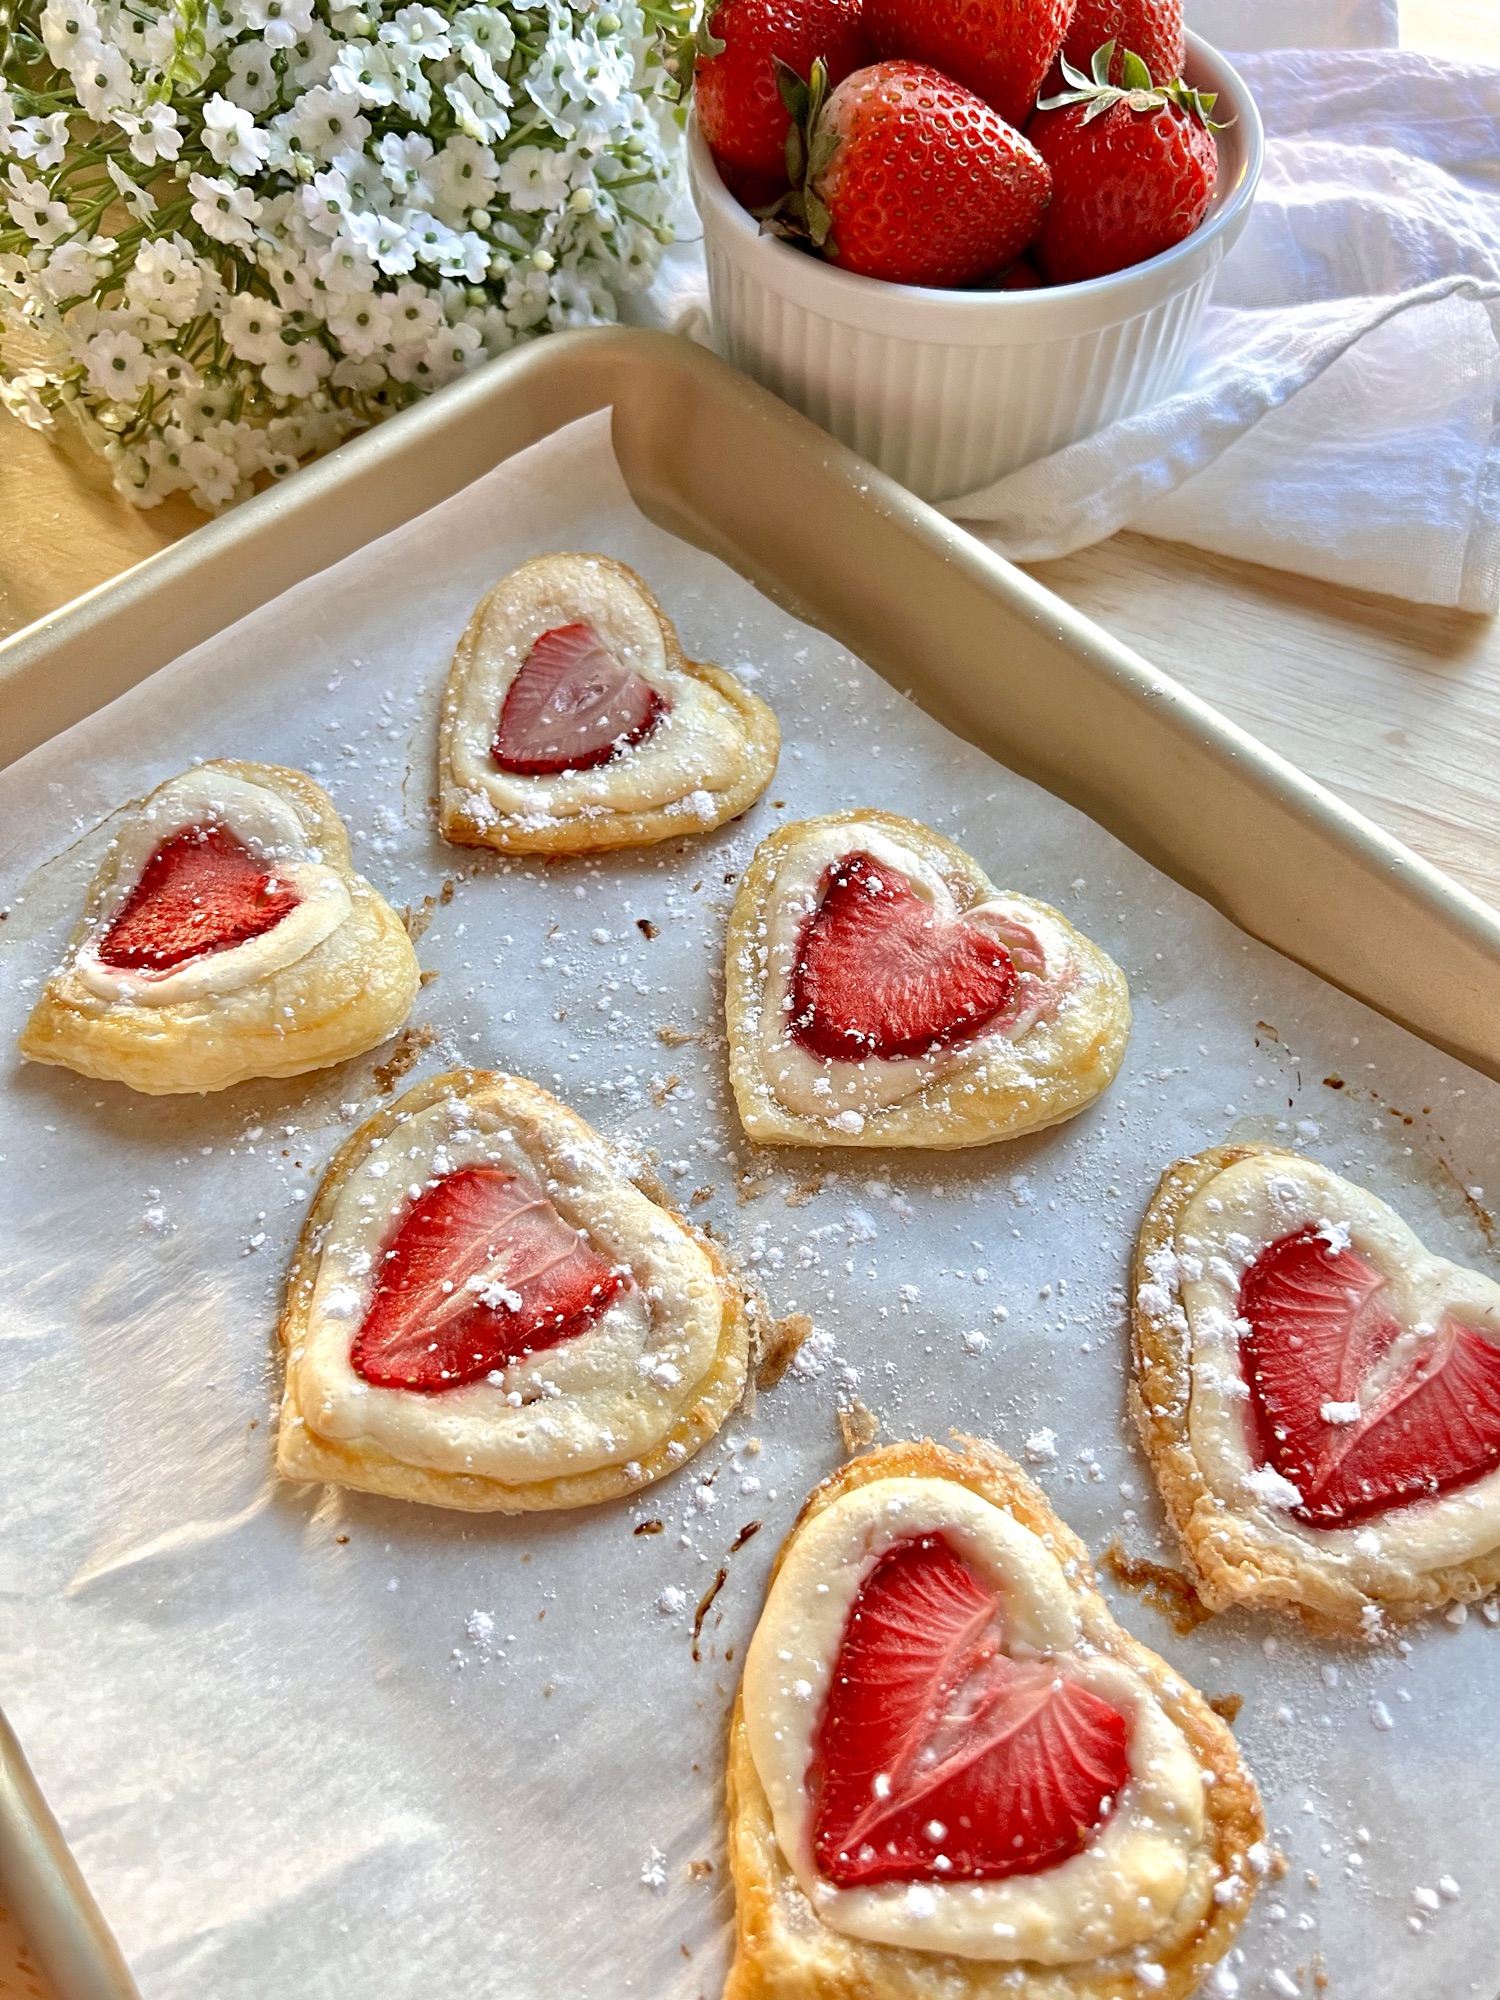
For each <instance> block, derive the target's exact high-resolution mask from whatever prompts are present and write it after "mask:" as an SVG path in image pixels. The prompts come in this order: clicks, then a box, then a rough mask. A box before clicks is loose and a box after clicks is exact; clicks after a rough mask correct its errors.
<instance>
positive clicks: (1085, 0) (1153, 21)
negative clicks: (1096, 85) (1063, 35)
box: [1062, 0, 1187, 83]
mask: <svg viewBox="0 0 1500 2000" xmlns="http://www.w3.org/2000/svg"><path fill="white" fill-rule="evenodd" d="M1106 42H1113V43H1114V45H1115V51H1114V60H1113V61H1112V63H1111V64H1110V70H1109V80H1110V82H1111V83H1120V82H1122V81H1123V79H1124V75H1125V51H1126V50H1127V49H1129V50H1131V52H1132V53H1133V54H1135V55H1138V56H1139V57H1140V59H1141V61H1142V62H1143V63H1144V64H1145V65H1146V67H1147V69H1148V70H1150V72H1151V74H1152V76H1154V77H1155V78H1156V80H1157V81H1158V82H1159V83H1171V82H1173V81H1174V80H1175V79H1176V78H1177V77H1179V76H1181V75H1182V66H1183V63H1184V62H1185V61H1186V59H1187V43H1186V41H1185V40H1184V38H1183V33H1182V0H1077V4H1076V5H1075V7H1074V9H1073V20H1072V24H1071V26H1070V27H1069V29H1068V34H1067V39H1066V41H1064V43H1063V46H1062V52H1063V54H1064V55H1065V56H1066V57H1067V59H1068V61H1069V62H1070V63H1072V64H1073V66H1074V68H1075V69H1081V70H1086V69H1087V68H1088V67H1089V65H1090V64H1091V63H1092V62H1093V60H1094V51H1095V50H1096V49H1099V48H1102V47H1103V46H1104V44H1105V43H1106Z"/></svg>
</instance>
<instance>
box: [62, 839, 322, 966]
mask: <svg viewBox="0 0 1500 2000" xmlns="http://www.w3.org/2000/svg"><path fill="white" fill-rule="evenodd" d="M300 901H301V898H300V897H299V896H298V894H297V891H296V890H295V889H294V888H293V887H292V886H291V884H290V883H289V882H284V881H282V880H280V879H279V878H278V876H277V875H276V874H275V872H274V871H273V870H268V869H267V868H266V866H265V864H264V863H263V862H262V861H260V860H259V859H258V858H257V856H255V855H254V854H252V853H251V852H250V849H249V848H248V847H247V846H246V845H245V843H244V842H243V841H242V840H241V839H239V838H238V836H237V835H235V834H233V833H231V832H230V831H229V829H228V827H224V826H190V827H185V828H184V829H183V831H182V832H181V833H174V834H173V835H172V837H171V838H170V839H169V840H164V841H163V842H162V844H161V846H160V847H158V848H157V850H156V852H155V853H154V854H153V855H152V856H151V859H150V860H149V861H148V862H147V863H146V866H145V867H144V868H143V869H142V871H141V879H140V880H139V881H138V882H137V883H136V885H135V887H134V888H133V889H132V890H131V892H130V894H129V895H128V896H127V897H126V899H125V901H124V903H123V904H122V905H121V908H120V910H119V913H118V914H117V915H116V917H115V919H114V921H113V923H112V924H111V925H110V927H109V929H108V930H107V931H106V932H105V934H104V938H103V940H102V942H101V943H100V945H99V958H100V960H101V961H102V962H103V963H104V964H105V965H112V966H116V967H118V968H119V969H120V970H121V971H126V972H170V971H171V970H172V969H173V968H174V967H176V966H179V965H182V964H183V963H184V962H185V961H186V960H187V959H190V958H206V957H207V956H208V955H209V954H210V953H212V952H219V951H232V950H233V948H234V947H235V945H237V944H244V943H246V942H247V940H248V939H250V938H255V937H260V936H261V935H262V934H263V933H264V932H266V931H269V930H273V929H274V928H275V926H276V925H277V924H279V923H280V922H281V920H282V918H283V917H284V916H285V915H286V914H287V912H288V911H289V910H294V909H295V908H296V907H297V904H298V903H299V902H300Z"/></svg>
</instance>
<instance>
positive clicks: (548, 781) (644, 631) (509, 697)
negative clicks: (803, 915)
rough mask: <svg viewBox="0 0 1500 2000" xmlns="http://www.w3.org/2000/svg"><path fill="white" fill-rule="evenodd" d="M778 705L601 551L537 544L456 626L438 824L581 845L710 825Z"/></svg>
mask: <svg viewBox="0 0 1500 2000" xmlns="http://www.w3.org/2000/svg"><path fill="white" fill-rule="evenodd" d="M779 747H780V735H779V733H778V730H777V727H776V718H775V716H774V715H773V714H772V713H771V711H770V709H769V708H767V707H766V705H765V703H764V702H762V701H757V700H756V698H755V696H754V695H752V694H750V693H748V692H747V691H746V690H745V688H743V687H742V686H741V685H740V683H739V682H738V681H737V680H736V679H735V678H734V676H733V675H732V674H727V673H725V672H724V670H723V668H722V667H715V666H709V665H707V664H705V663H703V662H701V661H697V660H689V659H687V658H685V657H684V655H683V651H682V648H681V646H680V644H679V643H678V639H677V632H676V629H675V627H674V626H673V624H672V621H671V620H670V619H669V618H668V617H667V615H666V613H665V612H664V611H663V610H662V608H661V606H660V605H659V604H658V603H657V601H656V599H655V598H654V597H653V596H652V595H651V592H650V591H649V590H648V589H647V588H646V586H645V584H644V583H643V582H642V581H641V579H640V578H639V577H638V576H637V575H636V574H635V572H634V570H630V569H627V568H626V567H625V565H624V564H623V563H618V562H614V561H612V560H611V559H610V558H609V557H608V556H585V555H550V556H537V557H534V558H533V559H532V560H531V561H530V562H527V563H523V564H522V565H521V567H520V568H519V569H518V570H514V571H512V573H511V574H510V575H509V576H508V577H506V578H505V580H504V581H503V582H502V583H499V584H497V585H496V586H495V588H494V589H493V590H492V591H491V592H490V593H489V595H488V596H487V597H486V598H485V599H484V600H483V602H482V603H481V604H480V606H479V608H478V610H477V611H476V612H475V613H474V616H473V618H472V619H471V620H470V622H469V628H468V630H467V631H466V632H465V633H464V636H463V638H462V639H461V640H460V641H459V645H458V650H457V652H456V653H455V654H454V656H453V666H452V670H451V671H450V673H449V676H448V685H447V688H446V690H445V692H444V696H443V712H442V721H441V725H440V732H439V739H438V787H439V825H440V827H441V830H442V834H443V838H444V839H445V840H451V841H454V842H456V843H457V844H458V845H460V846H464V847H495V848H500V849H502V850H504V851H505V852H506V853H509V854H593V853H601V852H603V851H604V850H606V849H608V848H614V847H643V846H647V845H649V844H650V843H651V842H653V841H658V840H671V839H674V838H679V837H681V836H682V835H684V834H692V833H706V832H708V831H710V830H711V829H712V828H713V827H716V826H722V825H723V824H724V822H725V821H726V820H731V819H734V818H736V817H737V816H738V815H739V814H740V813H742V812H745V811H746V810H747V809H748V808H749V807H750V806H752V805H753V804H754V803H755V801H756V799H758V798H759V797H760V794H761V793H762V792H763V791H764V790H765V788H766V786H767V785H768V784H769V783H770V781H771V774H772V772H773V771H774V770H775V769H776V757H777V752H778V749H779Z"/></svg>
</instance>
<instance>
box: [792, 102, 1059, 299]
mask: <svg viewBox="0 0 1500 2000" xmlns="http://www.w3.org/2000/svg"><path fill="white" fill-rule="evenodd" d="M781 78H782V84H783V88H784V90H785V91H786V94H787V97H788V100H789V105H790V108H791V109H792V110H793V112H794V115H795V116H796V119H797V127H796V129H797V137H796V138H794V139H793V140H792V141H791V142H790V143H789V145H788V165H789V166H797V165H798V164H799V163H800V165H801V173H800V174H798V173H793V176H792V179H793V191H792V193H791V194H790V195H789V196H787V197H786V198H785V200H784V201H783V202H782V203H781V204H779V205H778V210H777V212H776V213H775V214H773V215H772V216H771V217H769V218H768V224H767V226H768V227H770V228H771V229H773V230H775V231H776V232H777V233H779V234H782V235H791V236H798V237H802V238H804V239H807V240H810V241H811V242H812V243H813V245H814V246H815V247H816V248H818V249H821V250H822V252H823V254H824V256H825V257H830V258H832V259H834V260H835V261H836V262H837V264H838V266H839V268H840V270H843V271H854V272H857V273H858V274H859V275H860V276H861V277H866V278H884V279H886V280H888V281H889V282H890V283H892V284H897V285H969V284H972V283H973V282H974V281H975V279H976V278H982V277H983V276H984V275H985V273H986V272H987V271H993V270H995V269H996V267H997V266H999V265H1002V264H1006V263H1009V262H1010V261H1011V259H1012V258H1014V257H1016V256H1017V255H1018V254H1019V253H1020V252H1021V251H1022V250H1024V249H1025V248H1026V246H1027V244H1028V243H1030V241H1031V240H1032V238H1033V237H1034V236H1035V235H1036V231H1037V224H1038V223H1039V222H1040V220H1041V216H1042V211H1043V209H1044V208H1045V207H1046V205H1047V193H1048V185H1049V177H1048V173H1047V169H1046V166H1045V165H1044V164H1043V162H1042V160H1041V159H1040V158H1039V157H1038V155H1037V152H1036V149H1035V148H1034V147H1033V146H1031V145H1030V144H1029V143H1028V141H1027V140H1025V139H1023V138H1022V136H1021V134H1020V133H1019V132H1017V131H1016V130H1015V129H1014V127H1012V126H1010V125H1007V124H1006V122H1005V120H1004V119H1003V118H1001V117H1000V116H998V114H997V113H996V112H994V111H992V110H991V109H990V107H989V105H987V104H986V103H985V102H984V100H983V99H982V98H979V97H976V96H975V95H974V93H973V92H972V91H971V90H965V89H964V87H963V85H962V84H959V83H954V82H953V81H952V79H951V78H950V77H946V76H943V75H941V74H940V73H939V72H938V71H937V70H935V69H925V68H923V66H922V65H921V64H920V63H910V62H882V63H874V64H872V65H871V67H870V68H869V69H859V70H856V71H855V72H854V74H853V75H852V76H847V77H845V79H844V81H843V82H842V83H841V84H839V86H838V88H837V89H836V90H834V91H833V92H832V93H831V95H829V96H828V97H827V98H826V101H825V98H824V94H823V93H824V90H825V88H826V85H825V81H824V78H823V76H822V73H821V65H814V69H813V74H812V77H811V79H810V80H809V83H808V84H805V85H804V84H802V83H801V82H800V80H799V79H797V78H796V77H789V75H788V72H787V71H785V70H783V71H782V72H781ZM799 181H800V185H798V183H799Z"/></svg>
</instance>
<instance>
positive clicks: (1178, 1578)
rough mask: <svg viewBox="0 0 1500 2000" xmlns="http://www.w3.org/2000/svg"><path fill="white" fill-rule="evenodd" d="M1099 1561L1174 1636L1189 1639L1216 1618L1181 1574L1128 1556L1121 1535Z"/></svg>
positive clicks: (1144, 1558) (1137, 1557)
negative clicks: (1167, 1623)
mask: <svg viewBox="0 0 1500 2000" xmlns="http://www.w3.org/2000/svg"><path fill="white" fill-rule="evenodd" d="M1100 1560H1101V1561H1102V1562H1103V1564H1104V1567H1105V1568H1106V1569H1107V1570H1108V1571H1109V1573H1110V1575H1111V1576H1112V1577H1113V1578H1114V1579H1115V1581H1116V1582H1117V1583H1123V1584H1124V1586H1125V1588H1126V1589H1127V1590H1133V1591H1135V1592H1136V1593H1137V1594H1138V1595H1139V1596H1141V1597H1143V1598H1144V1599H1145V1600H1146V1602H1147V1603H1148V1604H1149V1605H1150V1606H1151V1608H1152V1609H1153V1610H1154V1611H1159V1612H1160V1613H1161V1615H1162V1616H1163V1618H1166V1619H1167V1620H1169V1621H1170V1623H1171V1626H1172V1629H1173V1631H1174V1632H1176V1633H1178V1634H1179V1635H1180V1636H1182V1637H1184V1638H1185V1637H1186V1636H1187V1634H1188V1633H1189V1632H1193V1631H1196V1630H1197V1628H1198V1627H1199V1626H1200V1625H1202V1624H1204V1623H1205V1622H1206V1621H1207V1620H1208V1619H1209V1618H1211V1617H1212V1616H1213V1613H1212V1612H1211V1611H1207V1610H1205V1609H1204V1606H1203V1603H1202V1600H1201V1599H1200V1598H1199V1596H1198V1593H1197V1592H1196V1591H1195V1590H1194V1588H1193V1586H1192V1584H1191V1583H1190V1582H1189V1581H1188V1579H1187V1578H1186V1577H1185V1576H1184V1575H1183V1574H1182V1572H1181V1570H1176V1569H1169V1568H1168V1567H1167V1565H1166V1564H1165V1563H1155V1562H1151V1561H1149V1560H1148V1559H1147V1558H1146V1557H1145V1556H1132V1555H1129V1554H1127V1553H1126V1550H1125V1546H1124V1544H1123V1543H1122V1542H1121V1540H1120V1538H1119V1536H1118V1535H1116V1536H1115V1538H1114V1540H1113V1541H1111V1542H1110V1543H1109V1545H1108V1546H1107V1547H1106V1548H1105V1550H1104V1553H1103V1555H1102V1557H1101V1558H1100Z"/></svg>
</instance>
